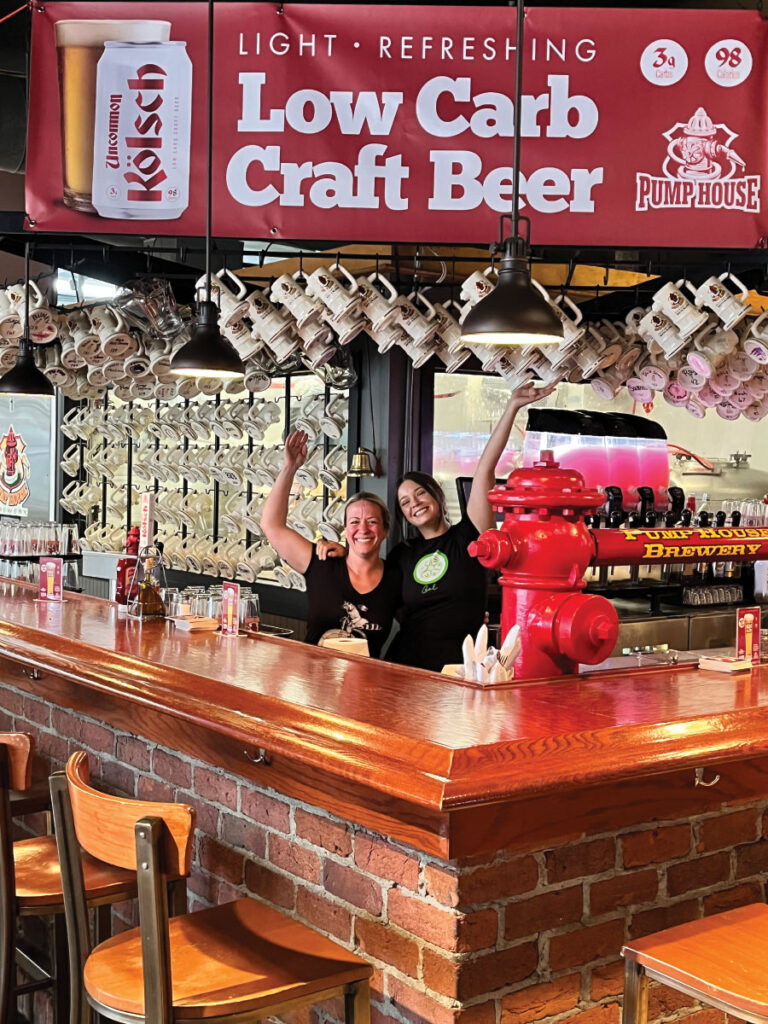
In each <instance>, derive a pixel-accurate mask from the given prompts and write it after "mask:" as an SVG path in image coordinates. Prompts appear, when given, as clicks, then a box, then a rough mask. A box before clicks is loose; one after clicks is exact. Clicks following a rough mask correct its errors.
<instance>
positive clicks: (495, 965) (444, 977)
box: [421, 942, 539, 1002]
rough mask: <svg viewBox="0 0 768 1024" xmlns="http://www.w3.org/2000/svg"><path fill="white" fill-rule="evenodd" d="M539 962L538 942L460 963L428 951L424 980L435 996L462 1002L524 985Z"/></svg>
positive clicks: (525, 943) (426, 953) (425, 955)
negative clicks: (507, 987) (516, 985)
mask: <svg viewBox="0 0 768 1024" xmlns="http://www.w3.org/2000/svg"><path fill="white" fill-rule="evenodd" d="M538 961H539V950H538V944H537V943H536V942H524V943H522V944H520V945H518V946H512V947H511V948H509V949H501V950H495V951H494V952H492V953H486V954H484V955H482V956H478V957H474V958H473V959H471V960H457V959H455V958H454V957H446V956H442V955H441V954H440V953H436V952H435V951H434V950H432V949H429V948H425V949H424V950H423V953H422V965H421V971H422V974H421V976H422V979H423V981H424V984H425V985H426V986H427V988H429V989H432V991H433V992H437V993H439V994H440V995H443V996H447V997H448V998H449V999H459V1000H461V1001H462V1002H463V1001H465V1000H467V999H473V998H474V997H475V996H479V995H484V994H485V993H489V992H494V991H496V989H500V988H505V987H506V986H507V985H514V984H515V983H516V982H518V981H523V980H524V979H525V978H527V977H529V975H531V974H532V973H533V972H534V971H535V970H536V967H537V964H538Z"/></svg>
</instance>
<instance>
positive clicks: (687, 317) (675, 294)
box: [651, 277, 708, 338]
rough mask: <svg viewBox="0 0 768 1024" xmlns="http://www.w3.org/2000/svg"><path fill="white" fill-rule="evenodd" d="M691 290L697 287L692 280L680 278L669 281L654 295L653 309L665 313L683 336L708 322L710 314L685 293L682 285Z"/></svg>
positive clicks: (688, 334) (687, 335)
mask: <svg viewBox="0 0 768 1024" xmlns="http://www.w3.org/2000/svg"><path fill="white" fill-rule="evenodd" d="M683 285H685V286H686V287H687V288H688V290H689V291H691V292H694V291H695V289H694V287H693V285H692V284H691V282H690V281H687V280H686V279H685V278H682V277H681V278H680V280H679V281H676V282H674V284H673V283H672V282H671V281H668V282H667V283H666V284H665V285H662V287H661V288H659V290H658V291H657V292H656V294H655V295H654V296H653V305H652V307H651V308H652V309H654V310H656V311H657V312H659V311H661V312H662V313H664V314H665V315H666V316H667V317H669V319H670V320H671V321H672V323H673V324H674V325H675V327H677V329H678V331H679V332H680V334H681V335H682V337H683V338H689V337H690V336H691V335H692V334H693V333H694V332H695V331H698V330H699V329H700V328H701V327H703V326H704V324H705V323H706V322H707V318H708V314H707V313H705V312H703V311H702V310H701V309H698V308H697V307H696V306H694V304H693V303H692V302H690V301H689V300H688V299H687V298H686V297H685V295H683V292H682V287H683Z"/></svg>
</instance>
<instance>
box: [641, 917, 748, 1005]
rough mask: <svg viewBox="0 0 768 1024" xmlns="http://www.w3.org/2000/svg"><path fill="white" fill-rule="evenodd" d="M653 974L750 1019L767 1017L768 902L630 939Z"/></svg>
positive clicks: (649, 973)
mask: <svg viewBox="0 0 768 1024" xmlns="http://www.w3.org/2000/svg"><path fill="white" fill-rule="evenodd" d="M621 952H622V956H623V957H624V959H625V960H627V961H629V962H633V963H635V964H638V965H639V966H640V967H641V968H643V969H644V971H645V972H646V974H647V975H648V976H649V977H652V978H655V979H656V980H658V981H661V982H662V983H665V982H666V983H668V984H669V985H671V987H672V988H676V989H678V990H680V991H684V992H688V993H691V994H693V995H696V996H698V997H699V998H701V999H702V1000H703V1001H704V1002H706V1003H709V1004H710V1005H717V1006H719V1007H720V1008H722V1009H726V1011H727V1012H729V1013H734V1015H735V1016H737V1017H744V1018H746V1019H747V1020H751V1021H762V1020H768V972H766V970H765V961H766V954H767V953H768V906H766V904H764V903H751V904H748V905H747V906H744V907H737V908H736V909H735V910H726V911H724V912H723V913H721V914H716V915H715V916H713V917H705V918H703V919H702V920H700V921H691V922H689V923H688V924H681V925H678V926H677V927H675V928H668V929H666V930H665V931H662V932H656V933H655V934H654V935H648V936H647V937H645V938H643V939H638V940H637V941H635V942H630V943H627V945H626V946H624V948H623V949H622V951H621Z"/></svg>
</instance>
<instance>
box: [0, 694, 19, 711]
mask: <svg viewBox="0 0 768 1024" xmlns="http://www.w3.org/2000/svg"><path fill="white" fill-rule="evenodd" d="M0 701H2V705H3V707H4V708H5V709H6V710H7V711H10V713H11V714H12V715H21V714H23V710H24V697H23V696H22V695H21V694H20V693H14V692H13V691H12V690H6V689H3V692H2V696H0Z"/></svg>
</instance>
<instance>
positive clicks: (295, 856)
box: [269, 834, 321, 885]
mask: <svg viewBox="0 0 768 1024" xmlns="http://www.w3.org/2000/svg"><path fill="white" fill-rule="evenodd" d="M269 859H270V860H271V861H272V863H273V864H274V865H275V867H277V868H281V869H282V870H283V871H286V872H287V873H288V874H289V875H295V876H296V877H297V878H304V879H306V881H307V882H314V883H315V884H316V885H317V884H319V882H320V863H321V862H320V858H319V857H318V855H317V854H316V853H315V852H314V851H313V850H308V849H307V848H306V847H304V846H299V844H298V843H297V842H296V841H295V840H292V839H285V838H284V837H283V836H278V835H274V834H272V835H270V837H269Z"/></svg>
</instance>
